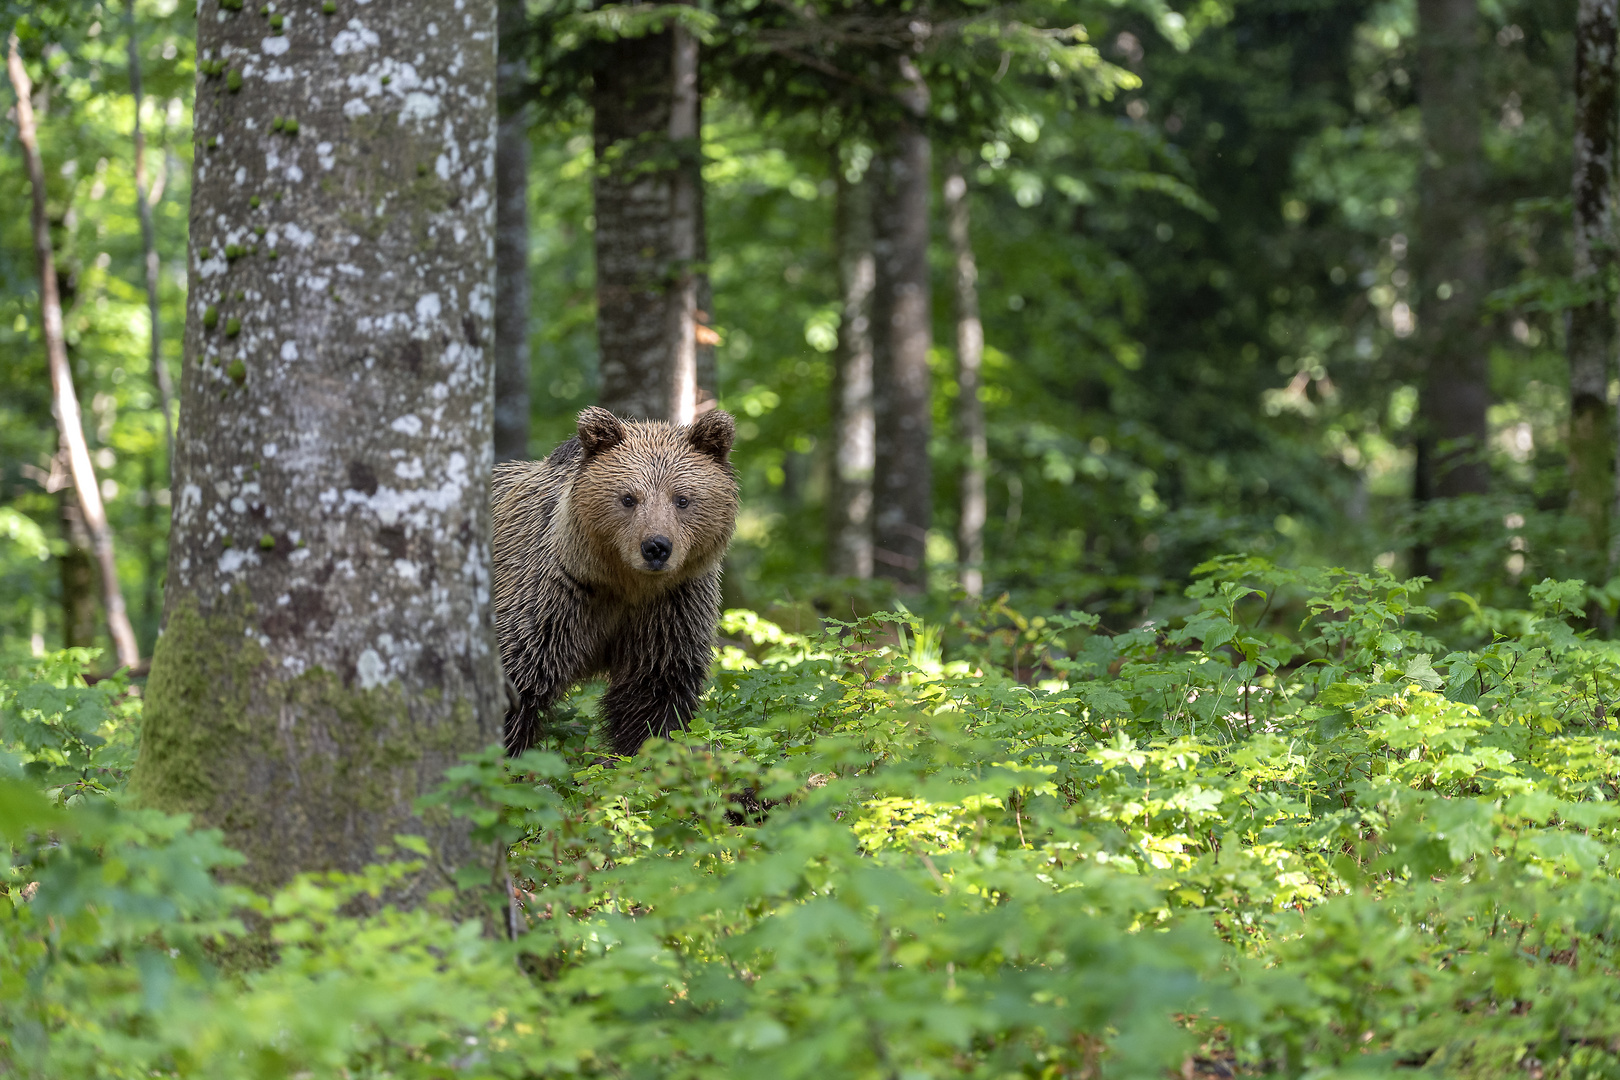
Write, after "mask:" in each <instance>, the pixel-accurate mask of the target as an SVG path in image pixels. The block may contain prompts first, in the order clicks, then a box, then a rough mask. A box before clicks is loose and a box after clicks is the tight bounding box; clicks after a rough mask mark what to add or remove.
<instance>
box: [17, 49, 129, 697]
mask: <svg viewBox="0 0 1620 1080" xmlns="http://www.w3.org/2000/svg"><path fill="white" fill-rule="evenodd" d="M6 70H7V72H8V73H9V74H10V76H11V86H12V89H14V90H15V91H16V92H17V135H18V138H19V139H20V141H21V142H22V147H23V156H24V158H26V159H27V162H28V180H29V186H30V187H31V188H32V189H33V196H34V201H33V229H34V257H35V259H36V260H37V261H38V263H39V297H40V307H41V308H42V309H43V312H42V319H41V322H42V323H43V324H44V328H45V352H46V355H47V356H48V357H49V359H50V367H51V393H52V397H53V405H54V411H55V413H56V423H57V427H58V429H59V430H60V432H61V437H62V445H63V449H64V450H66V452H67V459H68V471H69V473H70V474H71V475H72V477H73V489H74V491H75V492H76V493H77V494H78V496H79V507H80V509H81V511H82V512H83V514H84V524H85V527H86V528H88V529H89V530H90V543H91V546H92V548H93V549H94V551H95V555H96V563H97V564H98V567H99V569H100V570H101V599H102V606H103V607H105V608H106V611H107V630H108V633H109V634H111V636H112V641H113V650H114V652H115V653H116V654H117V656H118V663H119V665H120V666H122V667H134V666H135V665H136V664H137V663H139V662H140V658H141V655H140V649H139V647H138V646H137V645H136V643H135V630H134V628H133V627H131V626H130V624H129V613H128V611H127V610H126V609H125V607H124V593H123V590H122V589H121V588H119V585H118V564H117V562H116V561H115V559H114V555H113V536H112V527H111V526H110V525H108V523H107V510H106V507H105V506H103V505H102V502H101V487H100V485H99V484H98V483H97V481H96V468H95V465H94V464H93V463H92V462H91V460H90V447H89V445H88V444H87V443H86V442H85V439H84V421H83V419H82V418H81V414H80V412H79V397H78V394H77V392H76V391H75V390H74V388H73V369H72V368H70V367H69V366H68V357H67V342H66V340H65V338H64V336H63V333H62V301H61V298H60V296H59V294H58V293H57V289H56V258H55V256H54V254H53V253H52V251H51V226H50V222H49V221H48V220H47V218H46V215H45V165H44V163H43V162H42V161H41V160H40V157H39V143H38V140H37V138H36V137H35V134H34V107H33V102H32V100H31V98H30V96H29V95H30V94H31V93H32V91H33V84H32V83H31V82H30V80H29V78H28V72H27V70H26V69H24V68H23V62H22V57H21V56H20V55H19V54H18V52H17V35H16V33H15V32H13V33H12V35H11V39H10V42H9V43H8V48H7V53H6Z"/></svg>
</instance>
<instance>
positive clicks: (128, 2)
mask: <svg viewBox="0 0 1620 1080" xmlns="http://www.w3.org/2000/svg"><path fill="white" fill-rule="evenodd" d="M124 26H125V29H126V31H127V33H128V40H127V49H128V56H129V91H130V94H131V95H132V96H133V97H134V98H135V130H134V135H135V210H136V212H137V213H138V214H139V216H140V219H141V255H142V262H143V263H144V264H145V267H146V309H147V311H148V312H149V313H150V316H151V322H152V334H151V338H150V340H149V341H148V343H147V347H148V350H149V358H150V361H149V362H150V363H151V365H152V378H153V380H154V381H155V382H156V383H157V391H158V401H159V403H160V404H161V405H162V407H163V444H164V446H165V447H166V448H167V450H168V452H169V453H168V462H169V468H170V469H171V470H172V469H173V468H174V383H173V381H172V380H171V379H170V378H169V368H168V365H167V364H165V363H164V362H163V324H162V321H161V319H160V317H159V311H158V269H159V265H160V264H159V262H158V253H157V231H156V230H155V229H154V228H153V227H152V203H153V202H155V201H156V200H155V199H152V198H149V193H148V190H147V186H146V136H145V134H144V133H142V131H141V107H142V105H143V104H144V100H145V99H144V97H143V95H142V94H141V55H140V47H139V44H138V41H137V36H136V29H135V0H124Z"/></svg>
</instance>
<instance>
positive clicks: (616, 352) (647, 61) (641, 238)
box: [592, 25, 715, 423]
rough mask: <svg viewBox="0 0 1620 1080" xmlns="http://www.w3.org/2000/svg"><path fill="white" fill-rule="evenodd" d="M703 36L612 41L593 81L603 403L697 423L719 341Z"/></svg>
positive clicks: (639, 414) (631, 413) (709, 392)
mask: <svg viewBox="0 0 1620 1080" xmlns="http://www.w3.org/2000/svg"><path fill="white" fill-rule="evenodd" d="M698 59H699V55H698V43H697V40H696V39H695V38H693V37H692V36H691V34H690V33H688V32H687V31H686V30H685V29H683V28H682V27H680V26H679V25H676V26H674V27H671V28H670V29H668V30H665V31H663V32H662V33H657V34H650V35H648V36H646V37H640V38H626V39H621V40H619V41H615V42H611V43H609V44H607V45H605V46H603V48H602V52H601V54H600V56H599V58H598V63H597V65H596V68H595V72H594V76H593V83H594V89H593V91H592V107H593V109H594V114H595V118H594V139H595V146H596V160H597V164H598V172H597V176H596V183H595V195H596V280H597V286H596V288H597V316H596V325H597V341H598V345H599V348H600V350H601V357H602V363H601V372H602V388H601V403H602V405H603V406H604V407H606V408H608V409H611V410H613V411H614V412H615V413H618V414H619V415H621V416H628V417H636V418H640V419H658V420H670V421H673V422H675V423H690V422H691V419H692V417H693V415H694V414H695V411H696V408H697V404H698V402H700V401H703V400H705V399H712V398H713V397H714V389H715V388H714V387H713V386H703V385H702V384H701V383H700V382H699V369H700V365H701V364H703V362H704V360H705V359H709V360H710V363H712V356H711V357H709V358H705V357H703V356H701V355H700V347H702V346H706V345H708V344H712V332H709V331H708V328H707V326H704V325H703V321H702V317H700V315H699V312H700V311H703V317H707V315H708V312H707V311H706V310H704V309H702V308H700V305H699V298H700V297H702V296H705V295H706V293H707V288H706V284H705V282H704V281H703V280H702V273H701V270H702V267H701V261H700V260H701V258H702V256H703V254H704V251H705V245H704V242H703V237H702V227H703V211H702V200H703V175H702V171H701V165H702V162H701V156H700V153H699V149H700V146H699V132H700V123H701V100H700V95H699V92H698Z"/></svg>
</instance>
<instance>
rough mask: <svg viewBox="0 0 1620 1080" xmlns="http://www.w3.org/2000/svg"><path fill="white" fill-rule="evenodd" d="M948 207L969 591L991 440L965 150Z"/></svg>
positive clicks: (959, 545)
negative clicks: (987, 432) (981, 389)
mask: <svg viewBox="0 0 1620 1080" xmlns="http://www.w3.org/2000/svg"><path fill="white" fill-rule="evenodd" d="M945 213H946V226H947V231H948V232H949V233H950V238H951V256H952V261H953V262H954V263H955V269H956V274H955V284H956V386H957V397H956V431H957V436H958V438H960V439H961V442H962V450H963V452H964V454H965V459H964V460H963V462H962V476H961V485H960V486H961V494H960V500H961V502H960V509H959V518H958V521H957V526H956V550H957V562H959V563H960V564H961V567H962V589H963V591H965V592H966V593H967V594H968V595H969V596H981V595H983V593H984V521H985V512H986V511H985V506H986V503H985V495H984V474H985V468H986V461H987V459H988V457H989V446H988V444H987V442H986V440H985V433H984V404H983V403H982V402H981V401H980V400H979V386H980V383H981V371H982V369H983V366H984V324H983V323H982V322H980V321H979V267H978V264H977V263H976V262H975V261H974V259H973V237H972V235H971V233H970V231H969V224H970V221H969V214H968V190H967V177H966V176H965V175H964V172H963V155H961V154H953V155H951V159H950V165H949V168H948V170H947V172H946V176H945Z"/></svg>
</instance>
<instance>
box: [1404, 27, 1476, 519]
mask: <svg viewBox="0 0 1620 1080" xmlns="http://www.w3.org/2000/svg"><path fill="white" fill-rule="evenodd" d="M1476 2H1477V0H1418V93H1419V103H1420V105H1421V107H1422V114H1423V143H1424V161H1423V170H1422V175H1421V178H1420V180H1419V195H1418V214H1417V225H1418V235H1417V244H1416V252H1415V256H1416V259H1415V261H1416V263H1417V271H1418V273H1417V280H1418V287H1419V292H1420V299H1419V301H1418V333H1419V345H1420V347H1421V349H1422V352H1423V356H1424V359H1425V367H1426V370H1425V372H1424V379H1423V387H1422V390H1421V394H1420V401H1421V429H1420V432H1419V436H1418V437H1419V440H1420V444H1421V445H1420V448H1419V454H1418V458H1419V468H1418V471H1417V476H1416V478H1415V493H1416V495H1417V498H1418V499H1419V501H1423V500H1427V499H1430V498H1434V497H1445V496H1454V495H1466V494H1482V493H1484V492H1485V491H1487V490H1488V489H1489V486H1490V472H1489V469H1488V467H1487V465H1486V463H1485V460H1484V454H1485V448H1486V445H1485V444H1486V434H1487V429H1486V419H1485V414H1486V408H1487V407H1488V405H1489V404H1490V383H1489V369H1488V365H1487V360H1488V348H1487V342H1486V339H1485V334H1484V331H1483V327H1482V326H1481V323H1480V319H1481V315H1482V308H1481V305H1482V303H1483V301H1484V299H1485V287H1486V276H1485V260H1486V234H1485V220H1484V213H1483V210H1484V208H1483V207H1482V206H1481V204H1480V199H1481V186H1482V183H1483V175H1484V157H1483V153H1482V150H1481V145H1480V112H1479V109H1480V102H1481V101H1482V100H1483V99H1482V96H1481V95H1482V89H1481V85H1480V73H1479V49H1478V45H1477V41H1476V39H1477V36H1478V34H1479V17H1478V11H1477V9H1476Z"/></svg>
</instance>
